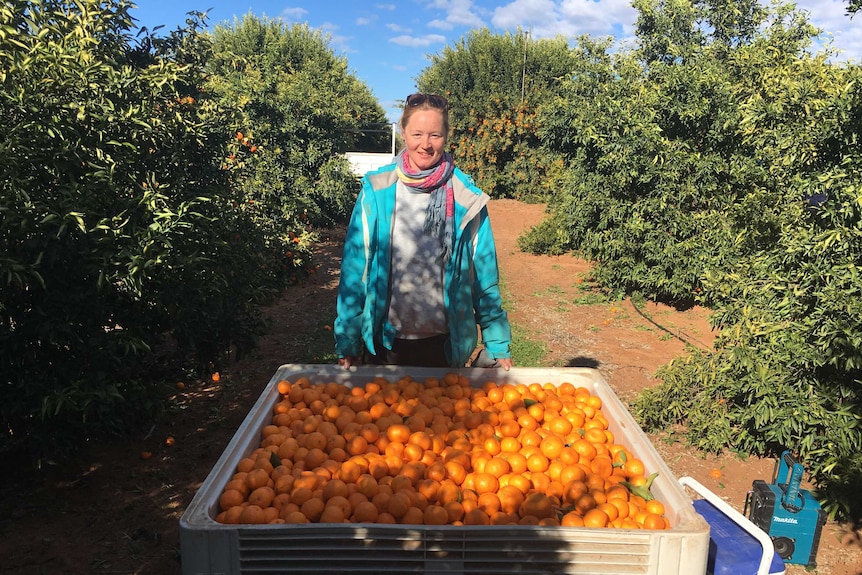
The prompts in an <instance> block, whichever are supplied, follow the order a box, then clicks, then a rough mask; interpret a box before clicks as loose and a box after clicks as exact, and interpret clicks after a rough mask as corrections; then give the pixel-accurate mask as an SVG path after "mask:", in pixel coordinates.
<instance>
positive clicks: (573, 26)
mask: <svg viewBox="0 0 862 575" xmlns="http://www.w3.org/2000/svg"><path fill="white" fill-rule="evenodd" d="M636 16H637V13H636V12H635V10H634V8H632V7H631V4H630V3H629V1H628V0H599V1H596V0H562V1H559V0H513V1H512V2H509V3H508V4H506V5H504V6H500V7H498V8H496V9H495V10H494V16H493V18H492V22H493V24H494V26H495V27H497V28H501V29H506V30H514V29H516V28H517V27H518V26H520V27H521V28H522V29H530V30H531V31H532V34H533V36H534V37H536V38H550V37H554V36H557V35H563V36H566V37H569V38H572V37H575V36H580V35H582V34H589V35H590V36H594V37H603V36H609V35H614V34H615V33H618V31H619V29H620V27H622V30H623V33H624V34H626V35H628V34H630V33H631V31H632V29H633V24H634V21H635V18H636Z"/></svg>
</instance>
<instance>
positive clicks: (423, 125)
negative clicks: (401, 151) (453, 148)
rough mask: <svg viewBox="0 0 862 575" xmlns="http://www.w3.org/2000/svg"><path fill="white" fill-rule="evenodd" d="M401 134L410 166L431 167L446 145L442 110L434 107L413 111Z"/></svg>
mask: <svg viewBox="0 0 862 575" xmlns="http://www.w3.org/2000/svg"><path fill="white" fill-rule="evenodd" d="M402 135H403V137H404V143H405V144H406V145H407V158H408V159H409V160H410V166H411V167H412V168H413V169H414V170H427V169H428V168H433V167H434V166H436V165H437V164H438V163H439V162H440V159H441V158H442V157H443V148H444V147H445V146H446V131H445V127H444V123H443V112H441V111H440V110H436V109H426V110H417V111H415V112H414V113H413V114H411V115H410V118H409V119H408V120H407V125H405V126H404V133H403V134H402Z"/></svg>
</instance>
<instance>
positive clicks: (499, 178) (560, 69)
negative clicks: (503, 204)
mask: <svg viewBox="0 0 862 575" xmlns="http://www.w3.org/2000/svg"><path fill="white" fill-rule="evenodd" d="M431 60H432V63H431V65H430V66H429V67H427V68H425V69H424V70H423V71H422V73H421V74H420V75H419V78H418V80H417V85H418V86H419V89H420V91H423V92H435V93H439V94H444V95H446V97H447V98H448V99H449V102H450V124H451V126H452V130H451V134H450V143H451V147H452V154H453V156H454V158H455V161H456V162H457V164H458V165H459V166H460V167H461V168H462V169H463V170H464V171H466V172H467V173H469V174H471V175H472V176H473V177H474V178H475V179H476V182H477V184H478V185H479V186H480V187H481V188H482V189H483V190H484V191H485V192H487V193H488V194H489V195H490V196H491V197H493V198H516V199H520V200H525V201H541V200H545V199H547V198H548V197H549V196H550V195H552V194H553V193H554V192H555V191H556V189H557V184H558V182H559V174H560V171H561V169H562V163H561V162H560V160H559V159H558V158H557V157H556V155H555V154H554V153H552V152H549V151H548V150H543V149H542V148H541V146H540V143H539V140H538V129H539V123H538V120H537V111H538V109H539V107H540V106H541V105H542V104H543V103H544V102H545V101H547V100H548V99H550V98H551V97H552V96H553V94H554V91H553V90H552V87H553V86H555V85H556V84H557V83H558V82H559V79H560V78H561V77H565V76H568V75H570V74H572V73H573V71H574V70H575V69H576V65H577V62H576V59H575V58H574V55H573V54H572V52H571V51H570V50H569V48H568V45H567V43H566V41H565V39H563V38H557V39H553V40H547V39H545V40H532V39H530V38H529V36H528V35H527V34H525V33H523V32H518V33H517V34H509V33H507V34H504V35H497V34H493V33H491V32H490V31H488V30H476V31H473V32H471V33H469V34H468V35H467V36H465V37H464V38H462V39H461V40H460V41H459V42H457V43H456V45H455V46H454V47H446V48H445V49H444V50H443V52H442V53H441V54H436V55H434V56H432V58H431Z"/></svg>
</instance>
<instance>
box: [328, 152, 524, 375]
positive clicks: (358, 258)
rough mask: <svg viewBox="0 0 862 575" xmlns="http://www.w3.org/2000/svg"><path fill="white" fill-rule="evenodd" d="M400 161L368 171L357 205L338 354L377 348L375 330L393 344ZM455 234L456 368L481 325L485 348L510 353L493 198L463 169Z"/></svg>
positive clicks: (448, 299)
mask: <svg viewBox="0 0 862 575" xmlns="http://www.w3.org/2000/svg"><path fill="white" fill-rule="evenodd" d="M397 181H398V177H397V175H396V173H395V164H390V165H388V166H384V167H382V168H380V169H378V170H376V171H374V172H370V173H368V174H367V175H366V176H365V177H364V178H363V179H362V189H361V191H360V192H359V197H358V198H357V200H356V205H355V206H354V208H353V214H352V216H351V218H350V225H349V227H348V229H347V238H346V240H345V243H344V256H343V258H342V261H341V279H340V283H339V286H338V301H337V312H338V317H337V319H336V320H335V325H334V329H333V331H334V332H335V352H336V353H337V354H338V357H346V356H357V355H361V352H362V350H363V346H367V347H368V349H369V350H371V351H372V352H375V353H376V351H375V349H374V341H375V336H376V337H377V339H378V340H379V341H381V342H383V345H384V346H386V347H387V348H389V349H391V348H392V343H393V341H394V339H395V328H394V327H393V326H392V325H391V324H390V323H389V321H388V318H387V315H388V309H389V291H390V286H389V281H390V273H389V271H390V270H389V268H390V261H391V245H390V244H391V239H392V219H393V213H394V208H395V186H396V183H397ZM452 187H453V190H454V195H455V222H454V223H455V225H454V228H455V230H454V233H455V238H454V241H453V244H452V245H453V246H454V247H453V253H452V257H451V258H450V259H449V261H448V263H447V264H446V270H445V277H444V291H445V293H444V303H445V305H446V309H447V312H448V321H449V341H448V342H447V345H446V354H447V357H448V358H449V361H450V364H451V366H452V367H463V366H464V365H465V364H466V363H467V361H468V360H469V359H470V356H471V355H472V354H473V351H475V349H476V346H477V344H478V339H479V338H478V332H477V330H476V326H477V325H478V326H479V327H480V328H481V330H482V341H483V344H484V345H485V348H486V349H487V351H488V354H489V355H490V356H491V357H492V358H494V359H496V358H508V357H510V351H509V347H510V342H511V339H512V335H511V329H510V327H509V320H508V317H507V315H506V312H505V311H504V310H503V306H502V301H501V299H500V288H499V273H498V269H497V251H496V247H495V245H494V237H493V235H492V233H491V222H490V220H489V219H488V210H487V207H486V204H487V203H488V200H489V197H488V195H487V194H485V193H483V192H482V190H480V189H479V188H478V187H477V186H476V185H475V184H474V183H473V180H472V178H470V177H469V176H468V175H466V174H464V173H463V172H462V171H461V170H459V169H458V168H456V169H455V173H454V174H453V175H452Z"/></svg>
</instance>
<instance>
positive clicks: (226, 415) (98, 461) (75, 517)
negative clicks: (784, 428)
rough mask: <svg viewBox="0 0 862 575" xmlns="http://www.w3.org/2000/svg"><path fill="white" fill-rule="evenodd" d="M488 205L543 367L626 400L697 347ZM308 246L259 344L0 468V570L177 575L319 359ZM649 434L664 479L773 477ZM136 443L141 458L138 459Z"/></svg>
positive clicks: (845, 533)
mask: <svg viewBox="0 0 862 575" xmlns="http://www.w3.org/2000/svg"><path fill="white" fill-rule="evenodd" d="M489 209H490V213H491V220H492V225H493V228H494V234H495V238H496V240H497V249H498V254H499V259H500V269H501V275H502V283H503V290H504V297H505V299H506V302H507V306H508V308H509V314H510V317H511V320H512V322H513V324H515V325H516V326H518V327H519V328H520V330H522V331H521V333H524V334H525V336H526V337H529V338H530V339H532V340H535V341H541V342H543V343H544V344H545V345H546V346H547V350H548V355H547V359H546V364H547V365H548V366H587V367H594V368H597V369H598V370H599V371H600V372H601V374H602V375H603V376H604V378H605V379H606V380H607V381H608V383H609V384H610V386H611V387H612V388H613V389H614V391H615V392H616V393H617V395H618V396H619V397H620V398H621V399H622V400H623V401H624V402H627V401H630V400H631V399H632V398H633V397H634V396H635V395H636V394H637V392H638V391H640V390H641V389H644V388H646V387H648V386H652V385H655V384H656V383H657V381H656V379H655V378H654V377H653V374H654V373H655V371H656V369H657V368H658V367H659V366H661V365H663V364H665V363H667V362H668V361H670V360H671V359H672V358H674V357H676V356H679V355H681V354H682V353H683V350H684V345H685V344H684V341H685V342H689V343H691V344H692V345H699V346H705V347H708V346H709V345H710V343H711V340H712V333H711V330H710V328H709V324H708V321H707V313H706V311H705V310H702V309H697V308H695V309H691V310H686V311H677V310H674V309H672V308H668V307H665V306H661V305H653V304H648V305H646V306H645V307H644V308H643V309H642V310H639V309H638V308H637V307H635V306H634V305H633V304H632V302H630V301H620V302H607V301H601V298H595V297H591V294H590V293H589V292H588V291H587V290H586V289H585V286H584V283H583V277H584V275H585V274H586V273H587V272H588V270H589V265H588V264H587V263H586V262H583V261H581V260H578V259H576V258H573V257H571V256H559V257H551V256H533V255H528V254H523V253H521V252H519V251H518V249H517V245H516V239H517V237H518V235H520V234H521V233H522V232H523V231H524V230H525V229H527V228H528V227H529V226H531V225H534V224H536V223H538V222H539V221H540V220H541V219H542V217H543V209H542V207H541V206H537V205H526V204H521V203H518V202H514V201H508V200H497V201H494V202H492V203H491V204H490V208H489ZM316 255H317V257H318V261H319V263H320V265H321V267H320V268H319V269H318V270H317V272H316V274H315V275H313V276H312V278H311V280H310V281H309V282H308V283H307V284H305V285H303V286H297V287H294V288H291V289H290V290H288V292H287V293H286V294H285V296H284V297H283V298H282V299H281V301H279V302H278V303H277V304H276V305H273V306H271V307H270V308H268V309H267V310H266V313H267V315H268V317H269V318H270V319H271V321H272V324H273V328H272V330H271V331H270V334H269V335H268V336H267V337H265V338H264V340H263V341H262V342H261V345H260V348H259V349H258V350H257V351H256V352H255V353H253V354H251V355H250V357H246V358H244V359H243V360H242V361H238V362H233V363H231V364H230V365H227V366H225V367H223V368H222V370H221V372H220V376H221V377H220V379H219V381H218V382H213V381H210V380H207V381H184V382H182V386H178V385H177V383H179V382H171V383H170V385H167V386H166V393H170V394H171V395H172V396H173V397H174V400H175V406H176V409H175V410H173V411H172V413H171V414H170V415H169V417H167V418H165V419H164V420H162V421H159V422H158V423H156V424H155V425H154V426H153V428H152V429H151V430H149V432H148V433H147V434H145V435H142V436H141V437H136V438H132V439H129V440H124V441H117V442H112V443H108V444H100V445H92V446H91V447H90V448H88V449H87V450H86V451H84V452H82V453H81V454H80V455H79V456H78V457H77V458H76V459H75V461H74V462H72V463H70V464H67V465H64V466H62V467H58V468H53V469H50V470H48V471H47V472H44V473H43V474H41V475H40V476H39V477H38V478H35V479H34V478H25V479H22V478H21V477H20V476H10V475H8V474H3V475H0V477H3V478H4V479H2V480H0V488H2V494H3V495H2V498H0V573H15V574H27V575H30V574H52V575H53V574H88V573H96V574H113V573H122V574H136V575H169V574H178V573H181V571H182V567H181V550H180V547H179V519H180V516H181V515H182V513H183V511H184V510H185V508H186V506H187V505H188V504H189V502H190V501H191V499H192V497H194V494H195V493H196V491H197V489H198V488H199V487H200V485H201V483H202V482H203V480H204V479H205V478H206V476H207V474H208V473H209V471H210V469H211V468H212V466H213V464H214V463H215V462H216V460H217V459H218V457H219V455H220V454H221V453H222V451H223V450H224V448H225V446H226V445H227V443H228V441H229V440H230V438H231V437H232V435H233V433H234V432H235V431H236V429H237V427H238V426H239V425H240V423H241V422H242V420H243V418H244V417H245V415H246V414H247V413H248V411H249V409H250V408H251V406H252V404H253V403H254V401H255V400H256V399H257V397H258V396H259V395H260V393H261V390H262V389H263V388H264V386H265V385H266V384H267V382H268V381H269V379H270V377H271V376H272V374H273V373H274V372H275V370H276V369H277V368H278V366H280V365H282V364H285V363H316V362H320V361H319V358H315V357H309V351H308V350H309V348H310V343H311V342H317V341H320V338H331V334H330V333H328V328H329V326H330V324H331V321H332V318H333V316H334V301H335V289H336V286H337V281H338V263H339V258H340V244H339V241H338V237H337V234H335V233H333V234H332V236H331V237H329V238H328V239H327V241H324V242H323V243H322V245H321V246H320V247H319V248H318V249H317V253H316ZM179 387H182V389H179ZM168 438H171V440H169V439H168ZM650 439H651V440H652V442H653V444H654V445H655V447H656V449H657V450H658V452H659V453H660V454H661V455H662V457H663V459H664V460H665V461H666V462H667V464H668V465H669V467H670V468H671V470H672V471H673V472H674V474H675V475H676V476H677V477H680V476H684V475H688V476H691V477H693V478H695V479H697V480H698V481H700V482H701V483H702V484H703V485H705V486H706V487H708V488H709V489H710V490H712V491H714V492H715V493H717V494H718V495H719V496H721V497H722V498H724V499H725V500H726V501H727V502H728V503H729V504H730V505H732V506H733V507H734V508H736V509H737V510H739V511H742V509H743V504H744V500H745V495H746V492H747V491H748V490H749V489H750V488H751V484H752V481H753V480H755V479H764V480H766V481H769V480H770V479H771V477H772V474H773V470H774V465H775V462H774V461H773V460H771V459H770V460H760V459H747V460H741V459H739V458H738V457H736V456H734V455H731V454H728V455H724V456H721V457H715V456H709V455H703V454H700V453H698V452H696V451H694V450H693V449H690V448H687V447H686V446H684V445H682V444H680V443H678V442H674V441H673V440H672V439H670V438H669V437H668V436H667V435H666V434H660V435H653V436H651V437H650ZM168 443H170V445H168ZM143 452H149V453H151V454H152V456H151V457H149V458H147V459H143V458H142V453H143ZM10 466H11V463H10V462H4V463H3V469H4V470H9V469H10ZM718 472H720V474H721V477H720V478H714V477H713V475H717V474H718ZM859 541H860V538H859V533H857V532H853V531H852V530H850V529H848V528H847V526H843V525H838V524H835V523H831V522H830V523H827V525H826V526H825V528H824V530H823V533H822V536H821V539H820V547H819V551H818V554H817V567H816V569H808V570H806V569H805V568H804V567H802V566H798V565H790V566H788V569H787V573H788V574H789V575H797V574H801V573H813V574H815V575H862V547H860V542H859Z"/></svg>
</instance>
